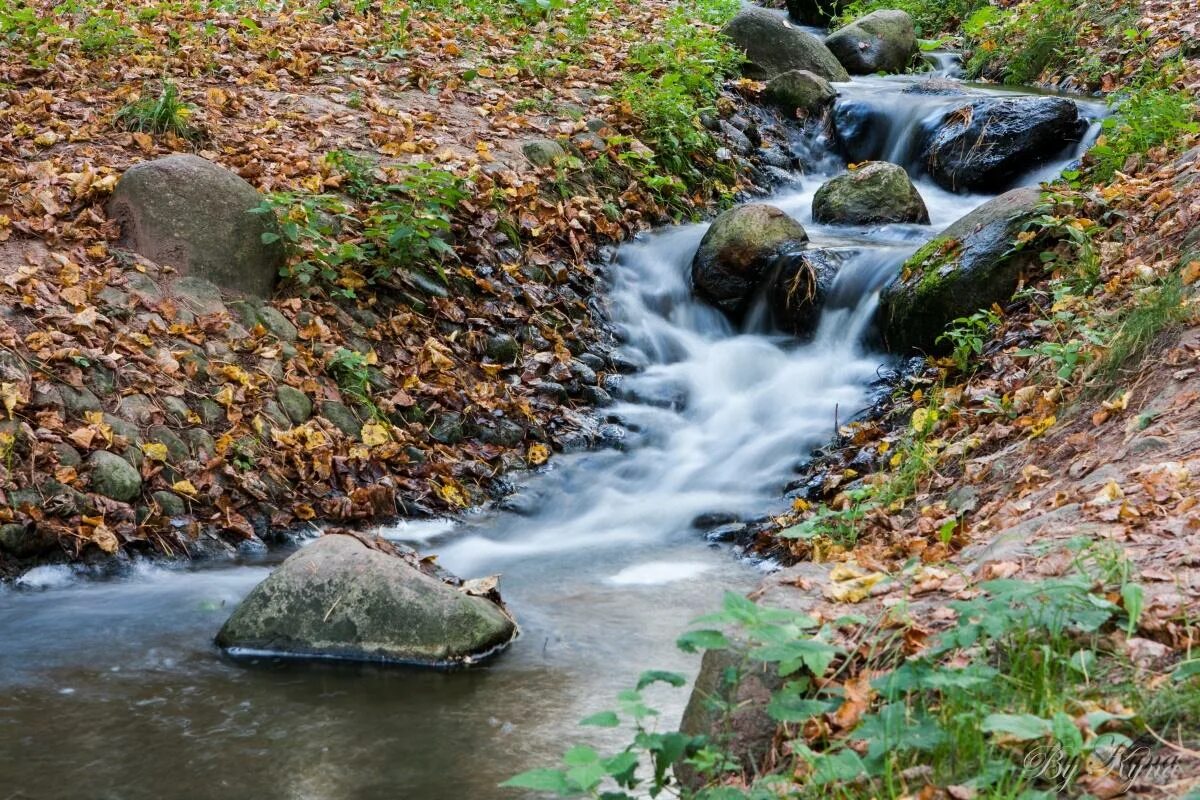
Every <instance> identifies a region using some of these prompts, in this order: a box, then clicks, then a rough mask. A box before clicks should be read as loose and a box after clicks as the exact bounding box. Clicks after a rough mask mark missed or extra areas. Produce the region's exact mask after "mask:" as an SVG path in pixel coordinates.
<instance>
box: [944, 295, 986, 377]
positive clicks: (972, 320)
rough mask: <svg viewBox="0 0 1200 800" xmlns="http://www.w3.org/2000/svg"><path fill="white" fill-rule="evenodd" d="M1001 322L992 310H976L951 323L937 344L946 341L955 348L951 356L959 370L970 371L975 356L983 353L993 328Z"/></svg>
mask: <svg viewBox="0 0 1200 800" xmlns="http://www.w3.org/2000/svg"><path fill="white" fill-rule="evenodd" d="M999 324H1000V316H999V315H998V314H997V313H996V312H994V311H991V310H983V311H976V312H975V313H974V314H972V315H971V316H969V317H959V318H958V319H956V320H954V321H953V322H952V323H950V327H949V328H947V329H946V332H945V333H943V334H942V335H941V336H939V337H938V338H937V341H936V342H935V344H941V343H942V342H946V343H948V344H949V345H951V347H953V348H954V349H953V350H952V351H951V354H950V357H951V358H952V359H954V366H955V367H957V368H958V371H959V372H968V371H970V369H971V366H972V365H971V361H972V359H973V358H974V357H975V356H979V355H982V354H983V346H984V345H985V344H986V343H987V341H988V338H989V337H990V335H991V332H992V329H993V328H994V327H996V326H997V325H999Z"/></svg>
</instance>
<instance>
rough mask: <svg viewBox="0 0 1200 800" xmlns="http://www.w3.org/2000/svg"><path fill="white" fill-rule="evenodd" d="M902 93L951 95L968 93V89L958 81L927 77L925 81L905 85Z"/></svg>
mask: <svg viewBox="0 0 1200 800" xmlns="http://www.w3.org/2000/svg"><path fill="white" fill-rule="evenodd" d="M900 93H901V94H927V95H943V96H949V95H956V94H966V93H967V91H966V90H965V89H963V88H962V84H961V83H959V82H958V81H952V80H947V79H946V78H926V79H925V80H923V81H918V82H917V83H914V84H910V85H909V86H905V87H904V88H903V89H901V90H900Z"/></svg>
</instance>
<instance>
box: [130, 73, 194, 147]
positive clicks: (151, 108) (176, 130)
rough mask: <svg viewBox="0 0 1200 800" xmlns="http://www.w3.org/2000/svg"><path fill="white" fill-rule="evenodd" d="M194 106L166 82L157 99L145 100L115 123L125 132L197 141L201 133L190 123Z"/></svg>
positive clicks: (132, 105)
mask: <svg viewBox="0 0 1200 800" xmlns="http://www.w3.org/2000/svg"><path fill="white" fill-rule="evenodd" d="M191 114H192V107H191V106H189V105H188V104H187V103H185V102H184V101H183V99H182V98H181V97H180V96H179V88H178V87H177V86H175V84H174V83H173V82H171V81H170V80H167V79H165V78H164V79H163V81H162V88H161V89H160V90H159V93H158V95H157V96H155V97H150V96H146V97H142V98H139V99H137V100H135V101H133V102H132V103H130V104H129V105H127V106H125V107H124V108H122V109H121V110H120V111H118V112H117V116H116V123H117V124H118V125H120V126H121V127H123V128H125V129H126V130H130V131H140V132H144V133H154V134H165V133H171V134H174V135H176V136H178V137H180V138H182V139H197V138H199V137H200V131H199V130H197V129H196V128H193V127H192V126H191V125H190V124H189V123H188V118H189V117H190V116H191Z"/></svg>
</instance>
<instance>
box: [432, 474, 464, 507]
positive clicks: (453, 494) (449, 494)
mask: <svg viewBox="0 0 1200 800" xmlns="http://www.w3.org/2000/svg"><path fill="white" fill-rule="evenodd" d="M438 494H439V495H441V497H442V499H443V500H445V501H446V502H447V503H449V504H450V505H452V506H458V507H459V508H466V507H467V505H469V503H468V502H467V496H466V494H465V493H464V492H463V490H462V488H461V487H460V486H459V485H458V484H457V483H455V482H454V481H452V480H449V479H447V480H446V482H445V483H444V484H442V485H441V486H439V487H438Z"/></svg>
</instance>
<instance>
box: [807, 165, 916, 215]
mask: <svg viewBox="0 0 1200 800" xmlns="http://www.w3.org/2000/svg"><path fill="white" fill-rule="evenodd" d="M812 214H813V220H815V221H816V222H825V223H837V224H841V225H881V224H887V223H893V222H915V223H919V224H921V225H928V224H929V210H928V209H927V208H925V201H924V200H922V199H921V195H920V193H919V192H918V191H917V187H915V186H913V182H912V181H911V180H909V177H908V173H907V172H905V171H904V167H901V166H897V165H896V164H889V163H887V162H886V161H872V162H870V163H868V164H865V165H862V166H859V167H858V168H857V169H854V170H851V171H849V172H847V173H845V174H843V175H838V176H837V177H836V178H832V179H830V180H829V181H827V182H826V183H825V184H823V185H822V186H821V188H819V189H817V193H816V194H815V195H814V196H813V207H812Z"/></svg>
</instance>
